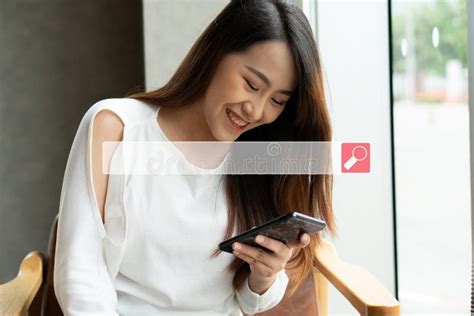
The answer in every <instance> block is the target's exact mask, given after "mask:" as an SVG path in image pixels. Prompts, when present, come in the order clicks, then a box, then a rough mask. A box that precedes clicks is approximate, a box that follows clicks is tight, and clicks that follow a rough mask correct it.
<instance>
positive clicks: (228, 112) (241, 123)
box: [227, 109, 248, 126]
mask: <svg viewBox="0 0 474 316" xmlns="http://www.w3.org/2000/svg"><path fill="white" fill-rule="evenodd" d="M227 114H228V115H229V117H230V119H231V120H232V122H234V123H235V124H237V125H239V126H246V125H247V124H248V123H246V122H244V121H242V120H239V119H238V118H237V117H235V115H234V114H233V113H232V112H231V111H230V110H229V109H227Z"/></svg>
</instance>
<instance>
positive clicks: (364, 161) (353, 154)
mask: <svg viewBox="0 0 474 316" xmlns="http://www.w3.org/2000/svg"><path fill="white" fill-rule="evenodd" d="M369 157H370V144H369V143H343V144H342V172H350V173H354V172H355V173H359V172H370V158H369Z"/></svg>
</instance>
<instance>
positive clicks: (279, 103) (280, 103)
mask: <svg viewBox="0 0 474 316" xmlns="http://www.w3.org/2000/svg"><path fill="white" fill-rule="evenodd" d="M272 100H273V102H275V103H276V104H278V105H283V104H285V102H277V101H276V100H275V99H272Z"/></svg>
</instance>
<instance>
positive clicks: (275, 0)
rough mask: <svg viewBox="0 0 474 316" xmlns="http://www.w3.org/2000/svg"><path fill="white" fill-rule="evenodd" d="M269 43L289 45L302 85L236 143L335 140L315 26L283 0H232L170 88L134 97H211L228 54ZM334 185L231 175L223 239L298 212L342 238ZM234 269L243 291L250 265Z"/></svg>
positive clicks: (291, 288) (292, 285) (316, 179)
mask: <svg viewBox="0 0 474 316" xmlns="http://www.w3.org/2000/svg"><path fill="white" fill-rule="evenodd" d="M269 40H277V41H282V42H285V43H287V44H288V47H289V49H290V51H291V53H292V56H293V61H294V64H295V65H296V71H297V78H298V85H297V88H296V90H295V93H294V94H293V96H292V97H291V98H290V100H288V102H287V104H286V106H285V109H284V110H283V112H282V113H281V114H280V116H279V117H278V119H276V120H275V121H274V122H273V123H271V124H266V125H262V126H259V127H256V128H254V129H252V130H249V131H247V132H245V133H243V134H241V135H240V137H239V138H238V139H237V140H236V141H331V140H332V127H331V122H330V118H329V113H328V109H327V105H326V100H325V96H324V87H323V74H322V67H321V63H320V57H319V51H318V48H317V45H316V42H315V40H314V37H313V33H312V30H311V26H310V24H309V22H308V20H307V19H306V17H305V15H304V13H303V12H302V11H301V9H299V8H298V7H297V6H295V5H293V4H291V3H289V2H286V1H283V0H232V1H231V2H230V3H229V4H228V5H227V6H226V7H225V8H224V9H223V11H222V12H221V13H220V14H219V15H218V16H217V17H216V18H215V19H214V20H213V21H212V22H211V23H210V24H209V26H208V27H207V28H206V29H205V31H204V32H203V33H202V34H201V35H200V37H199V38H198V39H197V41H196V42H195V43H194V45H193V46H192V48H191V49H190V51H189V52H188V54H187V55H186V57H185V58H184V60H183V61H182V62H181V64H180V65H179V67H178V69H177V71H176V72H175V73H174V75H173V76H172V77H171V79H170V80H169V81H168V83H166V84H165V85H164V86H163V87H161V88H159V89H157V90H154V91H150V92H141V93H135V94H132V95H129V96H128V98H134V99H138V100H142V101H145V102H147V103H152V104H155V105H157V106H168V107H179V106H183V105H187V104H191V103H193V102H195V101H196V100H197V99H198V98H199V97H201V96H202V95H203V94H204V93H205V91H206V89H207V87H208V85H209V83H210V81H211V78H212V76H213V75H214V72H215V70H216V67H217V65H218V64H219V62H220V61H221V59H222V58H223V56H224V55H225V54H227V53H230V52H241V51H244V50H246V49H247V48H248V47H249V46H251V45H253V44H255V43H258V42H262V41H269ZM332 183H333V178H332V175H330V174H317V175H315V174H311V175H292V174H285V175H237V174H227V175H225V182H224V184H225V192H226V196H227V201H228V210H227V211H228V226H227V230H226V234H225V236H223V239H222V240H224V239H227V238H229V237H231V236H232V233H233V230H234V227H235V228H236V232H237V233H241V232H244V231H246V230H248V229H250V228H251V227H253V226H258V225H260V224H262V223H264V222H266V221H268V220H270V219H273V218H275V217H277V216H280V215H282V214H285V213H287V212H289V211H295V210H296V211H298V212H301V213H304V214H308V215H310V216H314V217H317V218H320V219H323V220H324V221H326V224H327V230H328V232H329V233H330V234H331V235H332V236H336V223H335V217H334V214H333V210H332V186H333V184H332ZM320 241H321V236H320V235H319V234H316V235H313V236H312V238H311V242H310V245H309V246H308V247H306V248H303V249H301V251H299V252H298V253H297V254H296V255H295V256H294V257H293V258H292V260H290V261H289V262H288V264H287V266H286V272H287V274H288V277H289V279H290V282H289V285H288V289H287V291H288V293H289V294H290V295H292V294H293V293H294V292H295V290H296V289H297V288H298V287H299V285H300V284H301V283H302V282H303V281H304V279H305V278H306V277H308V275H309V273H311V271H312V267H313V258H314V255H315V251H316V247H317V246H318V245H319V244H320ZM218 254H219V251H216V252H214V253H213V255H212V256H217V255H218ZM228 269H229V271H232V272H235V274H234V279H233V286H234V288H236V289H237V288H239V287H240V286H241V285H242V283H243V282H244V281H245V279H246V277H247V276H248V275H249V273H250V268H249V265H248V264H247V263H245V262H244V261H242V260H240V259H238V258H235V259H234V260H233V261H232V262H231V264H230V265H229V267H228Z"/></svg>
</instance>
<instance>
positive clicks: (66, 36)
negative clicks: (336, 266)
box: [0, 0, 474, 315]
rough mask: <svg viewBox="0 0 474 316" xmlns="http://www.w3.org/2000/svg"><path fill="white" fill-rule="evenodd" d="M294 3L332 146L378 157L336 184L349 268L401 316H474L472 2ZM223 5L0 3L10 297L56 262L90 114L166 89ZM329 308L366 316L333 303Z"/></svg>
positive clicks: (0, 223)
mask: <svg viewBox="0 0 474 316" xmlns="http://www.w3.org/2000/svg"><path fill="white" fill-rule="evenodd" d="M293 2H294V3H295V4H297V5H298V6H300V7H301V8H302V9H303V11H304V12H305V14H306V16H307V17H308V20H309V21H310V23H311V24H312V27H313V31H314V35H315V39H316V40H317V42H318V44H319V48H320V52H321V58H322V63H323V67H324V74H325V80H326V98H327V101H328V105H329V107H330V112H331V117H332V120H333V125H334V140H335V141H363V142H371V144H372V147H371V148H372V153H371V155H372V157H373V159H372V172H371V173H370V174H343V175H336V176H335V182H334V208H335V212H336V217H337V223H338V228H339V237H338V238H337V239H336V240H332V242H333V243H334V245H335V246H336V249H337V250H338V254H339V256H340V257H341V258H343V259H344V260H345V261H348V262H350V263H354V264H358V265H361V266H363V267H364V268H366V269H367V270H369V271H370V272H371V273H372V274H374V275H375V276H376V277H377V278H378V279H380V280H381V281H382V282H383V283H384V285H385V286H386V287H387V288H388V289H389V290H390V291H391V292H392V293H393V294H394V295H395V296H396V297H397V298H398V299H399V300H400V303H401V311H402V314H407V315H408V314H409V315H415V314H419V315H441V314H444V315H468V313H469V308H470V305H469V304H470V297H471V296H470V293H471V262H472V250H471V249H472V242H471V237H472V234H471V231H472V229H471V218H472V216H471V209H472V207H471V185H470V182H471V181H470V179H471V173H470V172H471V169H472V168H470V164H471V162H470V161H471V160H470V148H472V147H473V146H470V135H473V136H474V128H473V127H472V126H470V120H469V115H470V113H472V110H471V111H469V102H471V107H472V106H474V103H473V101H472V100H470V99H469V93H471V95H472V94H473V93H474V91H473V90H474V89H473V88H472V86H473V85H472V84H471V85H469V83H468V82H469V73H471V82H472V80H473V79H472V78H473V77H472V75H473V74H474V70H473V69H474V49H472V48H471V50H469V49H468V47H473V45H474V43H473V42H474V21H472V20H473V19H474V12H473V11H474V4H473V3H472V2H473V1H472V0H414V1H402V0H371V1H367V0H364V1H363V0H318V1H316V0H295V1H293ZM227 3H228V0H204V1H198V0H173V1H171V0H143V1H137V0H128V1H125V0H94V1H93V0H81V1H80V0H71V1H60V0H44V1H41V2H38V1H33V0H2V1H1V2H0V47H1V48H2V50H1V52H0V153H1V155H0V175H1V179H2V180H3V181H2V183H1V188H2V190H0V258H2V259H1V260H0V283H2V282H5V281H7V280H9V279H11V278H13V277H14V276H15V275H16V273H17V269H18V265H19V263H20V261H21V259H22V258H23V257H24V256H25V255H26V254H27V253H28V252H29V251H31V250H33V249H36V250H41V251H44V252H45V251H46V249H47V242H48V238H49V229H50V225H51V223H52V221H53V219H54V217H55V215H56V214H57V211H58V207H59V195H60V189H61V185H62V177H63V175H64V169H65V166H66V161H67V157H68V154H69V150H70V146H71V144H72V140H73V137H74V134H75V132H76V130H77V127H78V125H79V122H80V119H81V118H82V115H83V114H84V113H85V111H86V110H87V109H88V108H89V107H90V106H91V105H92V104H93V103H95V102H97V101H99V100H101V99H104V98H113V97H123V96H125V95H126V94H128V93H130V92H132V91H137V90H140V89H145V88H146V89H147V90H152V89H156V88H158V87H160V86H161V85H163V84H164V83H165V82H166V81H167V80H168V79H169V78H170V76H171V75H172V74H173V72H174V71H175V70H176V68H177V66H178V64H179V63H180V62H181V60H182V59H183V57H184V56H185V54H186V53H187V51H188V50H189V49H190V47H191V45H192V44H193V42H194V41H195V39H196V38H197V37H198V36H199V34H200V33H201V32H202V31H203V30H204V29H205V27H206V26H207V25H208V24H209V22H210V21H211V20H212V19H213V18H214V17H215V16H216V15H217V14H218V13H219V12H220V11H221V10H222V8H223V7H224V6H225V5H226V4H227ZM469 67H471V68H470V69H471V70H469ZM470 71H471V72H470ZM469 89H471V91H470V92H469ZM471 99H472V97H471ZM330 302H331V303H330V311H331V312H330V314H331V315H356V313H355V311H354V310H353V308H352V306H350V305H349V303H347V302H346V301H345V300H344V299H343V298H342V297H341V295H340V294H339V293H338V292H337V291H336V290H335V289H334V288H331V293H330Z"/></svg>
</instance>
